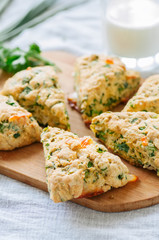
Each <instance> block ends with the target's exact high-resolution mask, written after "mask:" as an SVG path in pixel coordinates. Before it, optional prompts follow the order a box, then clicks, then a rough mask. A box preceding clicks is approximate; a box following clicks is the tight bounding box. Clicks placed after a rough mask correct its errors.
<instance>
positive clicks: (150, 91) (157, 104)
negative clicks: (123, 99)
mask: <svg viewBox="0 0 159 240" xmlns="http://www.w3.org/2000/svg"><path fill="white" fill-rule="evenodd" d="M123 111H127V112H138V111H146V112H155V113H159V75H154V76H151V77H149V78H147V79H146V80H145V82H144V83H143V84H142V86H141V87H140V88H139V90H138V92H137V93H136V95H135V96H134V97H132V98H131V99H130V100H129V101H128V103H127V104H126V106H125V108H124V110H123Z"/></svg>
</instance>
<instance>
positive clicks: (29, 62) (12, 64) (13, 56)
mask: <svg viewBox="0 0 159 240" xmlns="http://www.w3.org/2000/svg"><path fill="white" fill-rule="evenodd" d="M40 53H41V50H40V48H39V46H38V45H37V44H35V43H33V44H31V45H30V46H29V50H28V51H23V50H21V49H20V48H18V47H17V48H13V49H10V48H5V47H3V46H0V68H1V69H3V70H4V71H6V72H9V73H16V72H19V71H21V70H23V69H26V68H27V67H35V66H44V65H50V66H53V67H54V68H55V70H56V71H61V70H60V69H59V68H58V67H57V66H56V65H55V63H53V62H51V61H49V60H47V59H45V58H43V57H42V56H41V55H40ZM23 84H24V83H23Z"/></svg>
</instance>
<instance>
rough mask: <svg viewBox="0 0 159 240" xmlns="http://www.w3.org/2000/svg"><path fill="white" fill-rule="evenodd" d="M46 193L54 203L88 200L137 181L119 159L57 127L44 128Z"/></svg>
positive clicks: (98, 145) (86, 140) (91, 141)
mask: <svg viewBox="0 0 159 240" xmlns="http://www.w3.org/2000/svg"><path fill="white" fill-rule="evenodd" d="M41 141H42V143H43V147H44V154H45V159H46V160H45V168H46V175H47V184H48V190H49V192H50V197H51V199H52V200H53V201H54V202H62V201H67V200H70V199H72V198H81V197H91V196H95V195H98V194H100V193H103V192H107V191H108V190H110V189H111V188H112V187H114V188H118V187H122V186H124V185H125V184H127V183H128V182H129V181H134V180H136V177H135V176H134V175H130V174H129V171H128V168H127V167H126V166H125V165H124V164H123V163H122V162H121V160H120V158H119V157H118V156H115V155H113V154H111V153H109V152H108V151H107V149H106V148H105V147H104V146H103V145H101V144H98V143H96V142H94V141H93V140H92V138H90V137H83V138H79V137H78V136H77V135H76V134H73V133H71V132H68V131H64V130H61V129H59V128H51V127H48V128H45V129H44V131H43V133H42V136H41Z"/></svg>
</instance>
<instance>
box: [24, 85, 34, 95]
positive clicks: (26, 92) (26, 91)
mask: <svg viewBox="0 0 159 240" xmlns="http://www.w3.org/2000/svg"><path fill="white" fill-rule="evenodd" d="M31 91H32V89H31V88H30V87H28V86H27V87H25V88H24V90H23V91H22V92H23V93H24V94H28V93H30V92H31Z"/></svg>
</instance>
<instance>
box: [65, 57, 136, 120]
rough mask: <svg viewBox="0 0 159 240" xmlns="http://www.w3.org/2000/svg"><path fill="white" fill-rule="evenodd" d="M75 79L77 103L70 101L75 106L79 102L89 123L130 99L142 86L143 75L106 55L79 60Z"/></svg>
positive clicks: (79, 106) (81, 110) (70, 99)
mask: <svg viewBox="0 0 159 240" xmlns="http://www.w3.org/2000/svg"><path fill="white" fill-rule="evenodd" d="M74 77H75V89H76V92H77V100H76V99H73V98H71V97H69V99H68V100H69V101H70V102H71V103H72V102H73V103H74V102H76V101H77V105H78V108H79V110H80V112H81V113H82V117H83V119H84V121H85V122H86V123H90V122H91V120H92V118H93V117H95V116H97V115H99V114H101V113H103V112H106V111H108V110H110V109H112V108H113V107H115V106H116V105H118V104H119V103H120V102H123V101H126V100H128V99H129V98H130V96H131V95H132V94H133V93H134V92H135V91H136V90H137V88H138V87H139V83H140V75H139V73H137V72H134V71H132V70H130V71H126V69H125V65H124V64H123V63H122V62H121V61H120V60H119V59H118V58H112V57H107V56H104V55H91V56H84V57H80V58H78V59H77V62H76V65H75V72H74Z"/></svg>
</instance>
